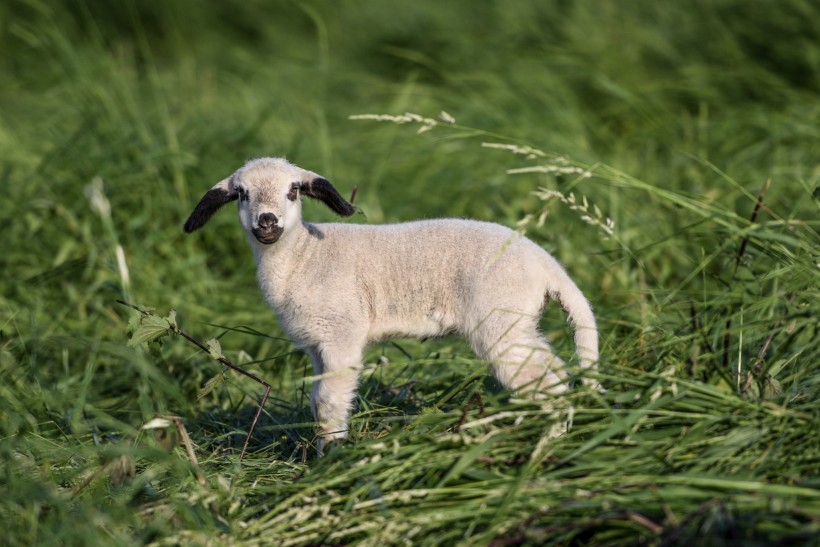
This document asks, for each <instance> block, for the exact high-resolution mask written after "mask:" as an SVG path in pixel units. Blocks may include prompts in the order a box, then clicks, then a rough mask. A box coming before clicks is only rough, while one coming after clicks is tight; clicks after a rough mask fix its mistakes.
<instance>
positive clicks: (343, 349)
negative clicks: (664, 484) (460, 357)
mask: <svg viewBox="0 0 820 547" xmlns="http://www.w3.org/2000/svg"><path fill="white" fill-rule="evenodd" d="M302 196H308V197H310V198H313V199H317V200H320V201H322V202H324V203H325V204H326V205H327V206H328V207H329V208H331V210H333V211H334V212H336V213H338V214H340V215H344V216H349V215H351V214H353V212H354V211H355V209H354V208H353V206H352V205H351V204H350V203H348V202H347V201H346V200H345V199H344V198H342V197H341V195H340V194H339V193H338V192H337V191H336V189H335V188H334V187H333V185H332V184H330V182H328V181H327V179H325V178H323V177H321V176H319V175H317V174H316V173H313V172H310V171H306V170H304V169H301V168H299V167H297V166H295V165H292V164H290V163H288V162H287V161H286V160H284V159H279V158H261V159H257V160H252V161H250V162H248V163H247V164H245V165H244V166H243V167H242V168H240V169H239V170H238V171H237V172H236V173H234V174H233V175H232V176H231V177H228V178H226V179H224V180H222V181H220V182H219V183H217V184H216V185H215V186H214V187H213V188H211V189H210V190H209V191H208V193H206V194H205V196H204V197H203V198H202V200H201V201H200V202H199V204H198V205H197V206H196V208H195V209H194V211H193V212H192V213H191V216H190V217H189V218H188V221H187V222H186V223H185V231H186V232H191V231H193V230H196V229H197V228H199V227H201V226H202V225H203V224H205V223H206V222H207V221H208V219H209V218H210V217H211V216H212V215H213V214H214V213H215V212H216V211H217V210H218V209H219V208H220V207H221V206H222V205H224V204H225V203H227V202H228V201H233V200H236V201H238V210H239V222H240V224H241V225H242V227H243V229H244V230H245V232H246V234H247V238H248V241H249V243H250V244H251V247H252V249H253V253H254V258H255V259H256V267H257V278H258V280H259V284H260V287H261V288H262V292H263V293H264V295H265V298H266V299H267V301H268V303H269V304H270V305H271V306H272V307H273V309H274V311H275V312H276V314H277V316H278V317H279V320H280V322H281V324H282V326H283V328H284V329H285V330H286V331H287V332H288V333H289V334H290V336H291V337H292V339H293V340H294V342H295V343H296V344H298V345H299V346H300V347H301V348H303V349H304V350H305V351H306V352H307V353H308V355H309V356H310V358H311V361H312V362H313V371H314V373H315V374H316V375H317V376H319V375H321V379H319V380H317V381H316V382H315V383H314V384H313V394H312V396H311V409H312V410H313V416H314V418H315V419H316V421H317V422H318V427H319V442H318V445H319V450H320V452H321V449H322V447H323V446H324V445H325V444H326V443H327V442H328V441H331V440H334V439H342V438H344V437H345V435H346V434H347V430H348V425H347V418H348V415H349V413H350V409H351V407H352V404H353V400H354V398H355V392H356V387H357V382H358V372H359V369H360V368H361V360H362V353H363V351H364V348H365V347H366V346H367V344H368V343H370V342H374V341H379V340H384V339H386V338H390V337H418V338H426V337H433V336H442V335H447V334H458V335H461V336H463V337H465V338H466V339H467V340H468V341H469V342H470V345H471V346H472V348H473V350H474V351H475V352H476V354H477V355H478V356H479V357H481V358H482V359H485V360H487V361H489V362H491V363H492V367H493V371H494V373H495V375H496V377H497V378H498V380H499V381H500V382H501V383H502V384H503V385H504V386H505V387H507V388H510V389H513V390H516V391H518V392H519V393H527V394H532V395H538V396H546V395H547V394H552V395H558V394H560V393H562V392H564V391H566V390H567V389H568V382H569V381H570V377H569V374H568V372H567V371H566V370H565V368H564V366H563V361H562V360H561V359H560V358H559V357H558V356H557V355H555V353H554V352H553V350H552V348H551V347H550V345H549V344H548V343H547V341H546V340H545V338H544V337H543V336H542V335H541V333H540V332H539V330H538V321H539V318H540V316H541V312H542V311H543V307H544V305H545V303H546V301H547V300H550V299H551V300H556V301H558V302H559V303H560V304H561V307H562V308H563V309H564V310H566V312H567V313H568V314H569V317H570V319H571V320H572V322H573V323H574V326H575V346H576V353H577V355H578V360H579V363H580V366H581V368H582V369H592V368H594V367H595V366H596V362H597V361H598V330H597V327H596V325H595V317H594V315H593V314H592V309H591V307H590V305H589V303H588V302H587V300H586V298H585V297H584V295H583V294H582V293H581V291H580V290H579V289H578V287H577V286H576V285H575V283H574V282H573V281H572V279H570V277H569V276H568V275H567V273H566V272H565V271H564V269H563V268H562V267H561V265H560V264H559V263H558V262H557V261H556V260H555V259H554V258H553V257H552V256H550V255H549V254H548V253H547V252H546V251H544V250H543V249H542V248H541V247H539V246H538V245H536V244H535V243H533V242H532V241H530V240H529V239H526V238H524V237H521V236H519V235H518V234H517V233H516V232H514V231H512V230H510V229H509V228H505V227H503V226H500V225H498V224H492V223H488V222H479V221H473V220H460V219H439V220H427V221H419V222H407V223H402V224H392V225H375V226H374V225H360V224H336V223H329V224H309V223H306V222H304V221H303V220H302V202H301V199H300V198H301V197H302ZM589 383H591V384H592V385H597V383H595V382H594V381H591V382H589Z"/></svg>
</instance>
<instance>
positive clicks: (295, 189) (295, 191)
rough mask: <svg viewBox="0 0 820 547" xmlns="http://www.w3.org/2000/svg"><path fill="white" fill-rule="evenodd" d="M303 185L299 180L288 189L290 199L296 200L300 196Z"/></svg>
mask: <svg viewBox="0 0 820 547" xmlns="http://www.w3.org/2000/svg"><path fill="white" fill-rule="evenodd" d="M300 187H301V185H300V184H299V183H298V182H294V183H293V184H291V185H290V190H288V199H289V200H291V201H296V198H297V197H299V188H300Z"/></svg>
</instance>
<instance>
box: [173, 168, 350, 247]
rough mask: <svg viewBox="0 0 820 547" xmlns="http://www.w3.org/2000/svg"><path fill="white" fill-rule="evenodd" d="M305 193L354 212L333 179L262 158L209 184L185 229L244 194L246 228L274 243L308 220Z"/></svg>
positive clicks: (332, 206)
mask: <svg viewBox="0 0 820 547" xmlns="http://www.w3.org/2000/svg"><path fill="white" fill-rule="evenodd" d="M303 195H304V196H308V197H311V198H314V199H318V200H320V201H323V202H324V203H325V204H326V205H327V206H328V207H330V209H331V210H332V211H333V212H335V213H337V214H339V215H342V216H350V215H352V214H353V212H354V209H353V206H352V205H351V204H349V203H348V202H347V201H345V200H344V198H342V196H340V195H339V193H338V192H337V191H336V189H335V188H333V186H332V185H331V184H330V183H329V182H328V181H327V179H325V178H323V177H321V176H319V175H317V174H316V173H313V172H311V171H306V170H304V169H301V168H299V167H297V166H295V165H293V164H291V163H289V162H288V161H287V160H285V159H282V158H260V159H256V160H251V161H249V162H248V163H246V164H245V165H244V166H243V167H242V168H240V169H239V170H238V171H237V172H236V173H234V174H233V175H231V176H230V177H228V178H226V179H224V180H221V181H220V182H218V183H217V184H216V185H214V186H213V188H211V189H210V190H208V192H207V193H206V194H205V195H204V196H203V197H202V199H201V200H200V201H199V203H198V204H197V206H196V208H195V209H194V211H193V212H192V213H191V216H189V217H188V220H187V221H186V222H185V231H186V232H188V233H190V232H193V231H194V230H196V229H198V228H200V227H202V226H203V225H204V224H205V223H206V222H208V219H210V218H211V216H213V214H214V213H215V212H216V211H217V210H218V209H219V208H220V207H222V206H223V205H225V204H226V203H228V202H229V201H234V200H239V223H240V224H241V225H242V228H244V229H245V231H246V232H247V233H248V234H251V235H253V237H254V238H255V239H256V241H258V242H259V243H262V244H265V245H269V244H271V243H275V242H276V241H278V240H279V238H280V237H282V234H284V233H285V232H286V231H287V230H288V229H290V228H292V227H293V226H295V225H297V224H299V223H301V222H302V202H301V199H300V198H301V196H303Z"/></svg>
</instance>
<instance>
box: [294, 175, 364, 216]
mask: <svg viewBox="0 0 820 547" xmlns="http://www.w3.org/2000/svg"><path fill="white" fill-rule="evenodd" d="M299 190H300V191H301V192H302V194H304V195H306V196H308V197H310V198H313V199H318V200H319V201H323V202H324V204H325V205H327V206H328V207H330V210H331V211H333V212H334V213H336V214H337V215H341V216H343V217H349V216H350V215H352V214H353V213H355V212H356V209H355V208H354V207H353V206H352V205H351V204H350V203H348V202H347V201H346V200H345V198H343V197H342V196H340V195H339V192H337V191H336V189H335V188H334V187H333V185H332V184H330V182H329V181H328V180H327V179H325V178H322V177H316V178H314V179H312V180H309V181H307V182H303V183H302V184H301V186H300V187H299Z"/></svg>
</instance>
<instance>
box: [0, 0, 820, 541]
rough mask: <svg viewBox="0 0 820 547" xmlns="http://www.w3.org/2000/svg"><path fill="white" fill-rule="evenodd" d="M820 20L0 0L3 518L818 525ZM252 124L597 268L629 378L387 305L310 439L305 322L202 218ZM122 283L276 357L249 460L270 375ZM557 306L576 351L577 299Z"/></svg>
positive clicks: (23, 530) (689, 530) (604, 345)
mask: <svg viewBox="0 0 820 547" xmlns="http://www.w3.org/2000/svg"><path fill="white" fill-rule="evenodd" d="M818 20H820V6H818V5H817V3H816V2H811V1H809V0H782V1H779V2H767V1H757V2H748V1H745V2H743V1H739V0H717V1H713V2H649V1H643V0H640V1H636V2H621V3H615V2H564V1H560V0H516V1H510V2H475V1H467V0H453V1H450V2H432V1H427V0H423V1H418V2H412V3H411V2H395V1H384V2H366V1H364V0H353V1H349V2H337V3H330V2H320V1H313V0H309V1H306V2H295V1H285V0H275V1H272V2H263V1H261V0H249V1H247V2H241V3H240V2H207V3H206V2H193V1H190V0H173V1H168V2H160V1H156V0H147V1H141V2H136V1H125V2H103V1H100V0H82V1H79V2H69V1H54V2H42V1H39V0H13V1H11V2H5V3H2V4H0V51H2V52H3V53H2V54H0V180H2V191H3V193H4V196H3V199H2V200H0V233H2V242H3V243H2V252H0V271H2V278H0V521H2V526H0V528H2V531H0V543H2V544H3V545H84V546H85V545H144V544H153V545H177V544H195V545H342V544H361V545H394V544H395V545H416V544H418V545H457V544H469V545H473V544H475V545H493V546H498V547H501V546H508V545H593V544H605V545H638V544H644V545H681V544H698V545H774V544H812V543H814V542H817V537H818V535H820V473H818V471H820V463H818V462H820V436H818V434H817V432H818V431H820V406H819V405H818V403H817V399H818V384H820V344H818V313H819V312H820V237H818V227H820V220H818V219H820V214H818V209H819V208H820V191H818V187H817V185H818V180H819V179H820V123H818V120H820V26H818V25H817V24H816V22H817V21H818ZM408 113H410V114H408ZM377 115H379V116H377ZM384 116H388V117H389V118H386V117H384ZM258 156H286V157H288V158H289V159H290V160H291V161H293V162H294V163H296V164H298V165H300V166H303V167H305V168H307V169H310V170H312V171H315V172H318V173H321V174H322V175H324V176H325V177H327V178H328V179H329V180H330V181H332V182H333V183H334V185H335V186H336V187H337V188H338V189H339V190H340V192H341V193H342V194H343V195H345V196H347V195H350V193H351V192H353V189H354V187H355V188H356V189H357V190H356V205H357V206H358V207H359V209H360V211H359V213H358V214H356V215H354V216H353V217H352V218H351V219H349V220H346V222H360V223H365V222H366V223H386V222H398V221H405V220H413V219H419V218H434V217H445V216H446V217H469V218H476V219H481V220H489V221H494V222H499V223H501V224H505V225H507V226H511V227H517V228H518V229H519V230H520V231H521V232H522V233H525V234H526V235H527V237H530V238H531V239H533V240H534V241H536V242H537V243H538V244H540V245H542V246H543V247H544V248H545V249H547V250H548V251H550V252H551V253H552V254H554V255H555V256H556V257H557V258H558V259H559V260H560V261H561V262H562V263H563V264H564V265H565V266H566V268H567V270H568V271H569V272H570V274H571V275H572V277H573V279H574V280H575V281H576V282H577V284H578V285H579V286H580V287H581V289H582V290H583V291H584V292H585V294H586V295H587V296H588V298H589V299H590V301H591V302H592V303H593V306H594V309H595V312H596V315H597V319H598V323H599V328H600V332H601V362H600V368H599V371H598V373H597V374H596V378H597V379H599V380H600V381H601V382H602V383H603V385H604V386H605V387H606V388H607V391H606V393H603V394H602V393H597V392H591V391H589V390H586V389H583V388H578V389H575V390H573V391H572V392H571V393H570V394H569V395H568V396H567V397H566V399H565V401H564V402H565V403H566V404H565V405H561V406H559V407H558V409H557V410H556V409H553V408H549V407H547V406H542V405H539V404H537V403H535V402H532V401H527V400H520V399H517V398H515V397H514V396H511V394H509V393H505V392H504V391H503V390H501V389H500V388H499V386H498V384H497V383H496V382H495V380H494V379H493V378H492V376H491V374H490V372H489V369H488V367H487V366H486V363H482V362H480V361H479V360H477V359H476V358H475V356H474V355H473V354H472V353H471V352H470V350H469V348H468V346H467V345H466V344H465V343H464V342H463V341H461V340H458V339H449V338H447V339H442V340H425V341H414V340H396V341H392V342H386V343H383V344H380V345H376V346H373V347H371V348H370V349H369V350H368V352H367V355H366V359H365V370H364V374H363V379H362V385H361V389H360V396H359V398H358V400H357V408H356V411H355V413H354V417H353V420H352V424H351V432H350V435H349V438H348V440H347V442H345V444H343V445H342V446H339V447H337V448H334V449H333V450H332V451H330V453H329V454H328V455H327V456H325V457H323V458H321V459H319V458H317V457H316V455H315V442H316V439H315V437H314V424H313V423H312V421H311V420H312V418H311V415H310V411H309V407H308V397H309V393H310V387H311V382H312V372H311V369H310V364H309V360H308V358H307V356H306V355H304V354H303V353H302V352H300V351H298V350H296V349H295V347H294V346H293V344H292V343H291V342H290V341H289V340H288V339H287V338H286V336H285V334H284V333H283V331H282V329H281V328H280V327H279V325H278V324H277V322H276V319H275V317H274V315H273V313H272V312H271V311H270V310H269V309H268V307H267V306H266V304H265V303H264V302H263V301H262V298H261V296H260V293H259V290H258V288H257V286H256V280H255V272H254V267H253V259H252V256H251V253H250V250H249V248H248V245H247V242H246V241H245V239H244V235H243V234H242V232H241V230H240V229H239V227H238V226H237V223H236V218H235V213H234V212H233V211H232V210H228V209H232V207H226V208H225V209H226V210H225V211H222V212H220V213H219V214H217V215H216V216H215V217H214V219H213V220H212V221H211V222H210V223H209V225H208V226H207V227H206V228H205V229H203V230H201V231H199V232H196V233H194V234H191V235H186V234H184V233H183V232H182V223H183V222H184V220H185V218H186V217H187V215H188V213H189V212H190V211H191V209H192V208H193V206H194V205H195V204H196V202H197V201H198V200H199V198H200V197H201V195H202V194H203V193H204V192H205V191H206V190H207V189H208V188H209V187H210V186H211V185H213V184H214V183H215V182H217V181H218V180H220V179H222V178H224V177H225V176H227V175H229V174H230V173H231V172H233V171H234V170H235V169H236V168H237V167H239V166H240V165H241V164H242V163H243V162H244V161H245V160H247V159H249V158H253V157H258ZM304 216H305V217H306V218H307V219H309V220H311V221H328V220H332V219H333V215H332V213H330V212H329V211H327V210H326V209H325V208H323V207H322V206H321V204H315V203H306V204H305V208H304ZM418 273H419V275H424V273H425V272H423V271H420V272H418ZM118 300H121V301H125V302H129V303H131V304H134V305H137V306H140V307H142V308H145V309H152V310H154V313H155V314H156V316H157V317H168V316H169V315H171V314H173V316H174V317H175V321H176V325H177V326H178V328H179V329H181V330H182V331H184V332H185V333H187V334H189V335H190V336H192V337H194V338H195V339H197V340H199V341H201V342H202V343H207V341H209V340H218V342H219V346H220V347H221V351H222V353H223V354H224V356H225V357H226V358H228V359H229V360H230V361H231V362H233V363H235V364H237V365H240V366H242V367H243V368H245V369H246V370H248V371H250V372H252V373H253V374H255V375H258V376H260V377H261V378H263V379H265V380H266V381H267V382H268V383H270V385H271V397H270V399H269V400H268V402H267V404H266V406H265V408H264V411H263V413H262V415H261V418H260V421H259V425H258V426H257V428H256V431H255V432H254V435H253V438H252V439H251V441H250V445H249V448H248V453H247V455H246V456H245V458H244V459H243V461H242V462H240V461H239V453H240V450H241V448H242V444H243V442H244V440H245V436H246V434H247V432H248V428H249V427H250V424H251V421H252V418H253V416H254V413H255V412H256V409H257V406H258V404H259V400H260V397H261V395H262V392H263V389H262V386H260V385H259V384H257V383H254V382H253V381H251V380H249V379H248V378H246V377H244V376H241V375H238V374H236V373H234V372H230V371H226V370H225V369H224V367H223V366H222V365H221V364H220V363H218V362H216V361H214V360H213V359H212V358H211V357H210V356H209V355H208V354H207V353H205V352H202V351H200V350H199V349H197V348H196V347H194V346H193V345H192V344H190V343H189V342H188V341H186V340H185V339H183V338H182V337H180V336H177V335H171V334H169V335H168V336H164V337H162V338H159V339H157V340H154V341H152V342H150V343H141V342H140V339H139V334H138V333H139V332H140V331H139V328H138V322H139V314H137V312H135V311H133V310H132V309H130V308H128V307H126V306H123V305H121V304H119V303H118V302H117V301H118ZM542 326H543V329H544V332H545V333H546V335H547V336H548V337H549V338H550V340H551V341H552V343H553V344H554V346H555V347H556V349H557V351H558V353H559V354H560V355H562V356H563V357H565V358H566V359H568V360H569V361H570V363H572V362H573V351H574V350H573V344H572V342H571V331H570V329H569V328H568V325H567V323H566V320H565V316H564V315H563V313H562V312H561V310H559V309H556V307H555V306H552V307H550V308H549V309H548V310H547V313H546V315H545V318H544V320H543V323H542ZM143 333H144V331H143ZM135 334H137V337H136V338H134V335H135ZM568 418H571V419H572V423H573V425H572V428H571V429H570V431H569V432H568V433H567V434H566V435H564V436H562V437H560V438H557V439H550V438H549V432H550V430H551V429H552V428H553V427H554V426H555V425H556V424H558V423H560V422H563V421H566V420H567V419H568Z"/></svg>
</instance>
